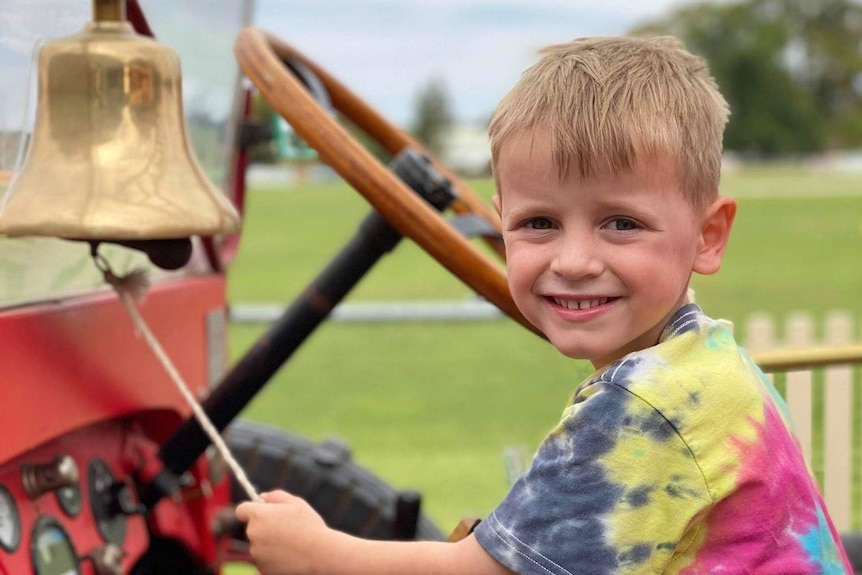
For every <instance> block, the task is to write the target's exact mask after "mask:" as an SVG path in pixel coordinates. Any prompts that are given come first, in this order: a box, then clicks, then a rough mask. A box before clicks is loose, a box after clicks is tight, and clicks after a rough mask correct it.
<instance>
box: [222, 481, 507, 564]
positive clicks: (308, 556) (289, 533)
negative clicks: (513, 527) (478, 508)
mask: <svg viewBox="0 0 862 575" xmlns="http://www.w3.org/2000/svg"><path fill="white" fill-rule="evenodd" d="M263 499H264V501H266V503H243V504H241V505H240V506H239V507H237V510H236V514H237V518H238V519H239V520H240V521H244V522H247V523H248V528H247V530H246V532H247V534H248V539H249V542H250V543H251V554H252V557H253V558H254V560H255V563H256V565H257V567H258V569H260V570H261V572H262V573H264V574H265V575H404V574H405V573H410V574H411V575H423V574H428V575H458V574H461V573H463V574H465V575H483V574H484V575H511V574H512V572H511V571H509V570H508V569H506V568H505V567H503V565H501V564H500V563H498V562H497V561H496V560H495V559H494V558H492V557H491V556H490V555H488V553H486V552H485V550H484V549H483V548H482V547H481V546H480V545H479V543H478V542H477V541H476V539H475V538H474V537H472V536H470V537H467V538H466V539H463V540H461V541H459V542H458V543H443V542H432V541H418V542H401V541H370V540H366V539H359V538H357V537H353V536H351V535H347V534H344V533H341V532H339V531H335V530H333V529H330V528H328V527H327V526H326V525H325V523H324V522H323V519H322V518H321V517H320V516H319V515H318V514H317V513H316V512H315V511H314V510H313V509H312V508H311V506H309V505H308V503H306V502H305V501H304V500H303V499H300V498H298V497H294V496H292V495H289V494H287V493H285V492H283V491H276V492H272V493H265V494H264V495H263Z"/></svg>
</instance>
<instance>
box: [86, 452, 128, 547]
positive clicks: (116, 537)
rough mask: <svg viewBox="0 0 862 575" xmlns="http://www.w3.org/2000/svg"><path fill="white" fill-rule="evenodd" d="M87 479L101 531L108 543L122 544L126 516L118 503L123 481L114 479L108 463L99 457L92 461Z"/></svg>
mask: <svg viewBox="0 0 862 575" xmlns="http://www.w3.org/2000/svg"><path fill="white" fill-rule="evenodd" d="M87 481H88V483H89V485H90V506H91V508H92V511H93V518H94V519H95V520H96V526H97V527H98V528H99V533H101V535H102V538H103V539H104V540H105V541H107V542H108V543H115V544H117V545H121V544H122V543H123V540H124V539H125V538H126V516H125V514H123V513H122V511H121V510H120V509H119V507H120V506H119V503H118V497H119V496H120V494H121V492H122V491H121V488H122V486H123V485H122V483H119V482H117V480H116V479H114V474H113V473H111V469H110V468H109V467H108V464H107V463H105V462H104V461H102V460H101V459H98V458H96V459H93V460H92V461H91V462H90V468H89V470H88V471H87Z"/></svg>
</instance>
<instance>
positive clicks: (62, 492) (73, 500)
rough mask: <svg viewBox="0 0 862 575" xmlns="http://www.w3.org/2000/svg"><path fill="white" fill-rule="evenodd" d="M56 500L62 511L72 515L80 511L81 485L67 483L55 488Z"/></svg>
mask: <svg viewBox="0 0 862 575" xmlns="http://www.w3.org/2000/svg"><path fill="white" fill-rule="evenodd" d="M57 502H58V503H59V504H60V508H61V509H62V510H63V513H65V514H66V515H68V516H69V517H74V516H76V515H77V514H78V513H80V512H81V486H80V485H77V484H75V485H67V486H65V487H61V488H60V489H58V490H57Z"/></svg>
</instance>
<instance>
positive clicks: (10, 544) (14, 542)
mask: <svg viewBox="0 0 862 575" xmlns="http://www.w3.org/2000/svg"><path fill="white" fill-rule="evenodd" d="M20 543H21V518H20V517H19V516H18V506H17V505H16V504H15V500H14V499H13V498H12V494H11V493H9V490H8V489H6V488H5V487H3V486H2V485H0V547H2V548H3V549H5V550H6V551H9V552H12V551H15V550H16V549H18V545H19V544H20Z"/></svg>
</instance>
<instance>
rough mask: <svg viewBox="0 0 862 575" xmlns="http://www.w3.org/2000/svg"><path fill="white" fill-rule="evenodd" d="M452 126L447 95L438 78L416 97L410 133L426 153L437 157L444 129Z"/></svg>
mask: <svg viewBox="0 0 862 575" xmlns="http://www.w3.org/2000/svg"><path fill="white" fill-rule="evenodd" d="M451 124H452V112H451V109H450V106H449V93H448V91H447V89H446V84H445V83H444V82H443V80H441V79H439V78H433V79H431V80H430V81H429V82H427V83H426V84H425V85H424V86H423V87H422V88H421V89H420V90H419V93H418V95H417V97H416V117H415V120H414V122H413V126H412V128H411V132H412V133H413V135H414V136H415V137H416V139H417V140H419V141H420V142H422V143H423V144H424V145H425V147H426V148H428V151H429V152H431V153H432V154H434V155H435V156H439V155H440V153H441V152H442V150H443V145H444V142H443V138H444V134H445V130H446V128H448V127H449V126H450V125H451Z"/></svg>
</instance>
